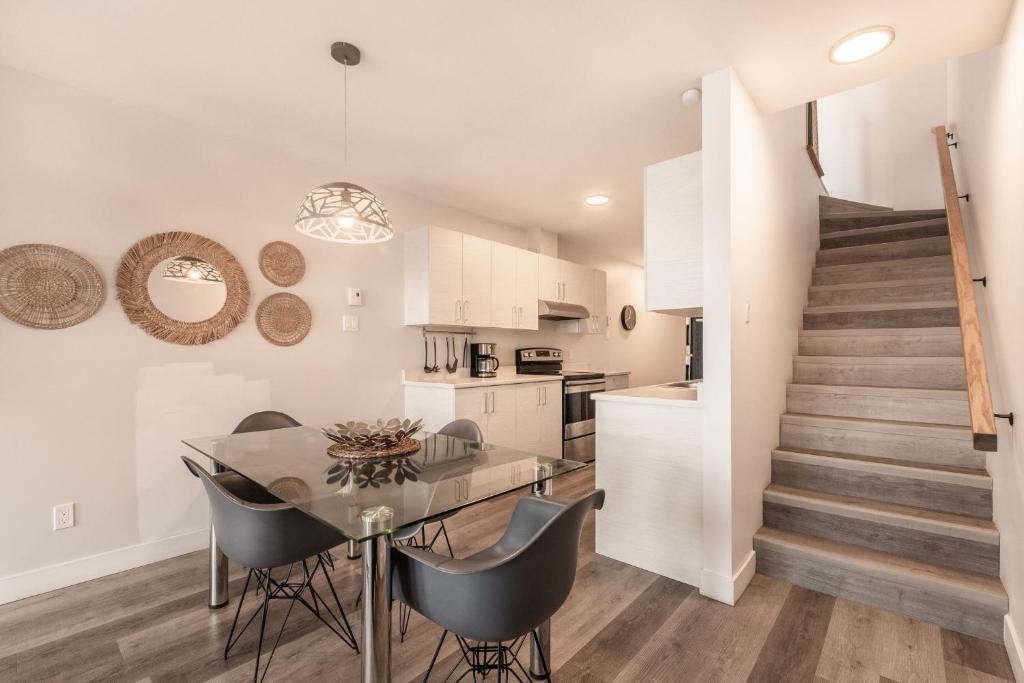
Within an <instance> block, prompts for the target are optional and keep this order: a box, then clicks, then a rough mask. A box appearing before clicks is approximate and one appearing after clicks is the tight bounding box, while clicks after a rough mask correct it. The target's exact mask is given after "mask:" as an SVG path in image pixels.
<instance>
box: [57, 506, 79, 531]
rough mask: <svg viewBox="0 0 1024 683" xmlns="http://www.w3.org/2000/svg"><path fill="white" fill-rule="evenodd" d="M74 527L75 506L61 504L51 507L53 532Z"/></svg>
mask: <svg viewBox="0 0 1024 683" xmlns="http://www.w3.org/2000/svg"><path fill="white" fill-rule="evenodd" d="M74 525H75V504H74V503H61V504H60V505H54V506H53V530H54V531H59V530H60V529H70V528H71V527H73V526H74Z"/></svg>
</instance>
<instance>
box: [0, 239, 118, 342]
mask: <svg viewBox="0 0 1024 683" xmlns="http://www.w3.org/2000/svg"><path fill="white" fill-rule="evenodd" d="M102 305H103V280H102V279H100V274H99V272H97V271H96V268H95V267H93V265H92V264H91V263H89V262H88V261H86V260H85V259H84V258H82V257H81V256H79V255H78V254H76V253H75V252H73V251H69V250H67V249H64V248H63V247H58V246H56V245H53V244H19V245H16V246H13V247H10V248H8V249H4V250H3V251H0V313H3V314H4V315H5V316H7V317H8V318H10V319H11V320H13V321H14V322H16V323H18V324H20V325H25V326H26V327H34V328H36V329H40V330H58V329H61V328H64V327H71V326H72V325H77V324H78V323H80V322H82V321H83V320H87V319H88V318H90V317H91V316H92V314H93V313H95V312H96V311H98V310H99V309H100V306H102Z"/></svg>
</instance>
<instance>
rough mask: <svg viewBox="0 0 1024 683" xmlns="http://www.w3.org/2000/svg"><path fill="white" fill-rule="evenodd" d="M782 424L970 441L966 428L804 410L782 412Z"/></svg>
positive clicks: (780, 419)
mask: <svg viewBox="0 0 1024 683" xmlns="http://www.w3.org/2000/svg"><path fill="white" fill-rule="evenodd" d="M779 421H780V422H781V423H782V424H796V425H806V426H815V427H826V428H831V429H845V430H848V431H862V432H884V433H889V434H901V435H904V436H917V437H921V438H926V439H928V438H931V439H954V440H957V441H973V435H972V433H971V428H970V427H958V426H955V425H939V424H928V423H926V422H900V421H898V420H873V419H868V418H864V417H832V416H828V415H806V414H804V413H783V415H782V416H781V417H780V418H779Z"/></svg>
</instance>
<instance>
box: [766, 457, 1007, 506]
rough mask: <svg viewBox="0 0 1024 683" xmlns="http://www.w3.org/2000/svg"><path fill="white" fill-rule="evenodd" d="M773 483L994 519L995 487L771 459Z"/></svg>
mask: <svg viewBox="0 0 1024 683" xmlns="http://www.w3.org/2000/svg"><path fill="white" fill-rule="evenodd" d="M772 483H774V484H780V485H782V486H789V487H792V488H801V489H807V490H809V491H821V492H823V493H834V494H836V495H842V496H855V497H857V498H866V499H867V500H875V501H879V502H882V503H892V502H898V503H900V504H901V505H910V506H912V507H918V508H923V509H925V510H934V511H936V512H949V513H953V514H957V515H967V516H968V517H978V518H981V519H992V491H991V490H990V489H985V488H976V487H974V486H962V485H958V484H950V483H947V482H942V481H931V480H927V479H916V478H913V477H901V476H896V475H889V474H880V473H877V472H860V471H857V470H848V469H844V468H839V467H827V466H822V467H818V466H815V465H808V464H805V463H799V462H789V461H786V460H777V459H773V460H772Z"/></svg>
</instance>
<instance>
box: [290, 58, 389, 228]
mask: <svg viewBox="0 0 1024 683" xmlns="http://www.w3.org/2000/svg"><path fill="white" fill-rule="evenodd" d="M331 57H333V58H334V60H335V61H337V62H338V63H340V64H342V65H344V66H345V163H346V165H347V164H348V67H350V66H355V65H356V64H358V63H359V60H360V53H359V48H357V47H356V46H355V45H352V44H351V43H334V44H333V45H332V46H331ZM295 229H296V230H298V231H299V232H301V233H302V234H303V235H307V236H309V237H315V238H316V239H321V240H327V241H330V242H343V243H348V244H373V243H374V242H385V241H387V240H389V239H391V238H392V237H394V236H395V231H394V229H393V228H392V227H391V219H390V218H389V217H388V211H387V209H385V208H384V205H383V204H382V203H381V201H380V200H379V199H378V198H377V196H376V195H375V194H373V193H372V192H370V191H369V190H367V189H366V188H365V187H360V186H359V185H356V184H354V183H327V184H326V185H321V186H320V187H318V188H316V189H314V190H312V191H311V192H310V193H309V194H307V195H306V199H305V201H303V202H302V205H301V206H300V207H299V213H298V215H297V216H296V217H295Z"/></svg>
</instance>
